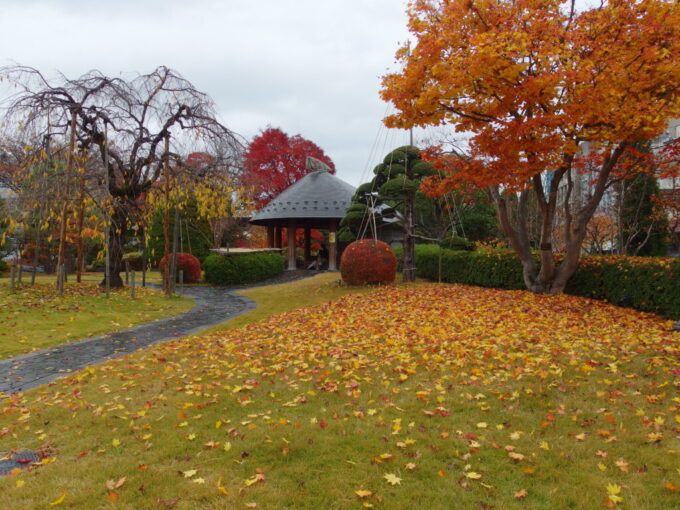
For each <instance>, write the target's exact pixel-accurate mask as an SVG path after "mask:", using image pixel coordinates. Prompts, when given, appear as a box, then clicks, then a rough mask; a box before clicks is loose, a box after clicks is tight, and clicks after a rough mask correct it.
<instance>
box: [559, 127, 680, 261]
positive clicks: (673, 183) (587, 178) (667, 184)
mask: <svg viewBox="0 0 680 510" xmlns="http://www.w3.org/2000/svg"><path fill="white" fill-rule="evenodd" d="M678 138H680V119H672V120H671V121H669V123H668V127H667V129H666V131H664V133H663V134H661V135H660V136H658V137H657V138H655V139H654V140H653V141H652V144H651V145H652V149H653V150H654V151H655V152H660V151H661V150H663V148H664V147H665V146H666V145H667V144H669V143H671V142H673V141H674V140H676V139H678ZM591 150H592V149H591V148H590V145H589V144H584V145H583V146H582V149H581V152H582V154H583V155H585V156H587V155H588V154H590V152H591ZM596 176H597V174H596V172H594V171H588V170H585V171H582V170H581V171H577V170H575V169H572V175H571V180H572V183H573V186H572V190H571V194H570V203H571V204H572V207H573V208H578V207H579V206H581V205H583V204H584V203H585V202H586V201H587V200H588V199H589V198H590V196H591V190H592V185H593V182H594V180H595V178H596ZM551 180H552V175H551V174H550V173H549V174H548V175H547V179H546V185H547V186H548V187H549V186H550V182H551ZM567 187H568V179H567V178H566V176H565V177H564V178H563V179H562V180H561V182H560V185H559V188H558V203H559V204H563V203H564V200H566V195H567ZM659 187H660V189H661V193H662V194H663V195H664V196H669V195H670V196H673V195H675V196H678V195H680V177H674V178H666V179H659ZM616 207H617V198H616V192H615V190H614V188H613V187H610V188H609V189H607V190H606V191H605V193H604V195H603V196H602V200H601V201H600V204H599V206H598V209H597V212H596V213H595V215H594V217H593V218H594V220H595V222H597V221H598V218H599V226H600V227H601V228H604V225H605V224H606V221H602V218H603V217H609V219H610V221H611V220H612V219H613V218H615V217H616V216H617V212H616ZM560 209H561V208H560V207H559V206H558V213H557V218H556V225H555V226H556V234H557V235H555V239H554V242H555V244H556V245H558V244H559V242H560V234H559V233H558V232H559V230H560V228H562V225H561V224H562V221H563V219H562V218H560V213H561V212H562V211H561V210H560ZM670 216H671V214H670V213H669V219H671V220H672V218H670ZM591 223H592V222H591ZM592 224H594V223H592ZM671 227H672V228H673V229H674V232H673V233H674V234H675V235H674V239H672V242H673V244H675V245H676V247H678V246H680V224H675V225H674V224H673V222H672V221H671ZM600 234H601V235H602V236H603V238H602V239H600V243H599V246H598V250H604V251H606V252H614V251H616V249H617V244H618V241H617V239H616V237H615V236H613V235H612V236H611V239H608V240H607V239H604V236H605V233H604V232H601V233H600ZM588 242H589V241H588V239H586V241H585V243H584V249H585V250H586V251H589V246H588Z"/></svg>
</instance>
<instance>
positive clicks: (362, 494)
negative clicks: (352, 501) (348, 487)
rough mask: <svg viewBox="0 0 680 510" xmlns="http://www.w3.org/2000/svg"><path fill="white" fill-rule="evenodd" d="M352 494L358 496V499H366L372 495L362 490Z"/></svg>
mask: <svg viewBox="0 0 680 510" xmlns="http://www.w3.org/2000/svg"><path fill="white" fill-rule="evenodd" d="M354 494H356V495H357V496H359V499H361V498H367V497H369V496H372V495H373V493H372V492H371V491H367V490H364V489H359V490H358V491H354Z"/></svg>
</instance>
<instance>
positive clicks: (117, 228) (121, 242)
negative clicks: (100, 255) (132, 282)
mask: <svg viewBox="0 0 680 510" xmlns="http://www.w3.org/2000/svg"><path fill="white" fill-rule="evenodd" d="M125 209H126V205H125V204H124V203H121V201H120V199H114V202H113V214H112V215H111V224H110V225H109V264H110V270H109V274H110V278H111V282H110V284H111V287H112V288H119V287H122V286H123V279H122V278H121V277H120V273H121V271H123V270H124V267H123V247H124V246H125V236H126V232H127V216H128V215H127V211H126V210H125ZM101 285H102V286H105V285H106V276H104V279H103V280H102V282H101Z"/></svg>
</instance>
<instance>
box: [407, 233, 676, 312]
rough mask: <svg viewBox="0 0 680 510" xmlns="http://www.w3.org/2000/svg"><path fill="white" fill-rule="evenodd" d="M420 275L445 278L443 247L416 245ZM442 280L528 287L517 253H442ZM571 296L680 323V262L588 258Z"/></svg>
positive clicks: (570, 287)
mask: <svg viewBox="0 0 680 510" xmlns="http://www.w3.org/2000/svg"><path fill="white" fill-rule="evenodd" d="M416 274H417V276H419V277H421V278H426V279H428V280H433V281H437V280H438V279H439V247H438V246H436V245H418V246H416ZM441 280H442V281H443V282H447V283H462V284H466V285H478V286H481V287H495V288H501V289H513V290H514V289H524V288H525V286H524V280H523V278H522V264H521V263H520V261H519V259H518V258H517V257H516V256H515V254H514V253H512V252H505V251H488V250H483V251H473V252H470V251H452V250H445V249H444V250H442V251H441ZM565 293H567V294H571V295H574V296H582V297H589V298H594V299H600V300H604V301H609V302H610V303H613V304H616V305H623V306H629V307H631V308H635V309H637V310H640V311H643V312H652V313H657V314H659V315H662V316H665V317H668V318H671V319H680V259H674V258H660V257H627V256H618V255H617V256H613V255H609V256H584V257H582V258H581V261H580V263H579V268H578V269H577V271H576V273H575V274H574V276H573V277H572V278H571V279H570V280H569V283H568V284H567V287H566V289H565Z"/></svg>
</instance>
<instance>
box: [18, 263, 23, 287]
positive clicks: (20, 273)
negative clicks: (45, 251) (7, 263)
mask: <svg viewBox="0 0 680 510" xmlns="http://www.w3.org/2000/svg"><path fill="white" fill-rule="evenodd" d="M23 273H24V266H23V265H21V261H19V269H18V270H17V283H18V284H20V285H21V277H22V276H23Z"/></svg>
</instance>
